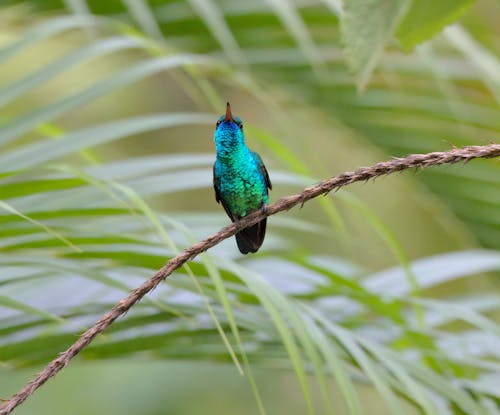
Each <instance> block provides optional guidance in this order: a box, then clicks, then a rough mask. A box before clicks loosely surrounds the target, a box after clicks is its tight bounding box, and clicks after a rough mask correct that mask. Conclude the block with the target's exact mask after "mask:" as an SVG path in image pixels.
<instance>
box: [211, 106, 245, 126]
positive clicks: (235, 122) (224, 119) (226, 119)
mask: <svg viewBox="0 0 500 415" xmlns="http://www.w3.org/2000/svg"><path fill="white" fill-rule="evenodd" d="M238 130H239V131H241V132H243V121H241V119H240V118H238V117H237V116H236V115H233V114H232V113H231V105H230V104H229V102H228V103H227V104H226V113H225V114H224V115H221V116H220V117H219V119H218V120H217V124H216V125H215V132H216V133H217V132H219V131H220V132H225V133H226V134H227V133H231V132H232V133H233V134H234V133H237V132H238Z"/></svg>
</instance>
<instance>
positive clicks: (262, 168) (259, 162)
mask: <svg viewBox="0 0 500 415" xmlns="http://www.w3.org/2000/svg"><path fill="white" fill-rule="evenodd" d="M252 154H253V156H254V158H255V161H256V162H257V165H258V166H259V170H260V172H261V173H262V175H263V176H264V180H265V181H266V186H267V188H268V189H270V190H272V188H273V185H272V184H271V179H270V178H269V173H268V172H267V169H266V166H264V162H263V161H262V159H261V158H260V156H259V155H258V154H257V153H255V152H254V151H252Z"/></svg>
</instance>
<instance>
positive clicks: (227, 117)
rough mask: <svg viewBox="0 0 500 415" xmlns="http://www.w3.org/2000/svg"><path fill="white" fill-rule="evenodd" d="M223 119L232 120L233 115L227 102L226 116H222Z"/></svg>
mask: <svg viewBox="0 0 500 415" xmlns="http://www.w3.org/2000/svg"><path fill="white" fill-rule="evenodd" d="M224 121H233V122H234V120H233V116H232V115H231V105H229V102H228V103H227V104H226V118H224Z"/></svg>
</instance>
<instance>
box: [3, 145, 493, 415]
mask: <svg viewBox="0 0 500 415" xmlns="http://www.w3.org/2000/svg"><path fill="white" fill-rule="evenodd" d="M493 157H500V144H489V145H486V146H468V147H464V148H455V149H452V150H449V151H445V152H435V153H427V154H411V155H409V156H407V157H404V158H396V159H392V160H389V161H384V162H380V163H377V164H374V165H373V166H370V167H361V168H359V169H358V170H356V171H354V172H347V173H342V174H339V175H337V176H334V177H332V178H330V179H327V180H324V181H322V182H319V183H318V184H315V185H313V186H309V187H306V188H305V189H304V190H303V191H302V192H301V193H297V194H295V195H291V196H286V197H284V198H282V199H280V200H278V201H277V202H276V203H274V204H272V205H269V206H268V207H267V209H266V210H265V211H263V210H260V211H258V212H255V213H253V214H251V215H248V216H247V217H245V218H243V219H241V220H240V221H239V223H237V224H236V223H233V224H231V225H228V226H226V227H224V228H222V229H221V230H220V231H219V232H217V233H215V234H213V235H210V236H208V237H207V238H205V239H203V240H202V241H200V242H198V243H196V244H194V245H192V246H190V247H189V248H186V249H185V250H184V251H183V252H181V253H180V254H179V255H177V256H176V257H174V258H172V259H171V260H170V261H168V262H167V263H166V264H165V265H164V266H163V267H162V268H161V269H160V270H159V271H157V272H156V273H155V274H154V275H153V276H152V277H151V279H149V280H148V281H146V282H144V283H143V284H142V285H141V286H139V287H137V288H136V289H135V290H133V291H132V292H131V293H130V294H129V295H127V296H126V297H125V298H123V299H122V300H121V301H120V302H118V303H117V304H116V305H115V306H114V307H113V308H112V309H111V310H110V311H109V312H108V313H106V314H105V315H104V316H102V317H101V319H100V320H99V321H97V322H96V323H95V324H94V325H93V326H92V327H90V328H89V329H88V330H87V331H85V332H84V333H83V334H82V335H81V336H80V337H79V339H78V340H77V341H76V342H75V343H73V345H71V347H69V349H67V350H66V351H64V352H62V353H60V354H59V356H58V357H57V358H56V359H54V360H52V361H51V362H50V363H49V364H48V365H47V366H46V367H45V369H43V370H42V371H41V372H40V373H39V374H38V375H36V377H35V378H34V379H32V380H31V381H30V382H28V384H27V385H26V386H25V387H24V388H23V389H21V390H20V391H19V392H17V393H16V394H15V395H14V396H13V397H12V398H11V399H10V400H9V401H7V403H5V404H4V405H3V406H2V407H0V415H7V414H10V413H11V412H12V411H13V410H14V409H15V408H16V407H17V406H18V405H20V404H21V403H23V402H24V401H25V400H26V399H27V398H28V397H30V396H31V395H32V394H33V393H34V392H35V391H36V390H37V389H38V388H39V387H40V386H42V385H43V384H44V383H45V382H46V381H47V380H48V379H50V378H51V377H53V376H55V375H56V374H57V373H58V372H59V371H60V370H62V369H63V368H64V367H65V366H66V365H67V364H68V363H69V361H70V360H71V359H72V358H73V357H75V356H76V355H77V354H78V353H80V352H81V351H82V350H83V349H84V348H85V347H86V346H88V345H89V344H90V343H91V342H92V340H93V339H94V338H95V337H96V336H97V335H98V334H100V333H102V332H103V331H104V330H105V329H106V328H107V327H108V326H109V325H111V324H112V323H113V322H114V321H115V320H116V319H117V318H118V317H120V316H121V315H123V314H125V313H126V312H127V311H128V310H130V308H131V307H132V306H133V305H134V304H135V303H137V302H138V301H139V300H141V298H142V297H144V296H145V295H146V294H147V293H149V292H150V291H152V290H154V289H155V288H156V287H157V286H158V285H159V284H160V283H161V282H162V281H163V280H164V279H165V278H167V277H168V276H169V275H170V274H172V272H174V271H175V270H176V269H177V268H179V267H181V266H182V265H183V264H184V263H186V262H187V261H189V260H190V259H193V258H195V257H196V256H197V255H199V254H201V253H202V252H204V251H206V250H208V249H210V248H212V247H213V246H215V245H217V244H218V243H219V242H221V241H223V240H224V239H227V238H229V237H231V236H233V235H234V234H235V233H237V232H238V231H240V230H241V229H243V228H246V227H247V226H250V225H253V224H254V223H256V222H258V221H260V220H262V219H263V218H264V217H266V216H271V215H274V214H275V213H278V212H282V211H284V210H289V209H291V208H292V207H294V206H296V205H299V204H301V205H302V204H304V203H305V202H307V201H309V200H311V199H313V198H315V197H317V196H319V195H322V194H327V193H329V192H331V191H332V190H338V189H340V188H341V187H343V186H346V185H349V184H351V183H355V182H360V181H366V180H368V179H373V178H375V177H379V176H383V175H387V174H391V173H394V172H397V171H401V170H406V169H410V168H419V167H421V168H424V167H431V166H437V165H440V164H453V163H458V162H460V161H463V162H467V161H469V160H472V159H475V158H493Z"/></svg>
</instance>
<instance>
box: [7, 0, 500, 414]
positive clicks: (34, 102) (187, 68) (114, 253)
mask: <svg viewBox="0 0 500 415" xmlns="http://www.w3.org/2000/svg"><path fill="white" fill-rule="evenodd" d="M344 6H345V7H342V5H341V3H340V2H339V1H337V0H324V1H319V0H318V1H315V0H308V1H302V0H300V1H296V2H292V1H278V0H268V1H263V0H262V1H252V2H246V1H229V0H220V1H203V0H188V1H180V0H179V1H160V0H157V1H156V0H155V1H144V0H129V1H119V0H110V1H98V0H92V1H85V0H67V1H65V2H63V1H47V0H41V1H12V0H9V1H4V2H2V3H0V28H1V29H0V42H1V47H2V48H1V49H0V62H1V77H0V108H1V109H0V146H1V148H2V150H1V152H0V200H1V204H0V224H1V225H0V269H1V271H2V272H1V273H0V361H1V362H2V364H3V365H5V369H3V372H1V373H0V385H1V390H0V396H1V397H8V396H7V395H9V394H10V393H13V392H15V389H16V388H19V387H20V386H21V385H22V383H23V379H25V378H26V377H29V373H32V372H33V370H32V367H31V366H32V365H39V364H42V363H44V362H47V361H48V360H49V359H51V358H52V357H54V356H55V355H56V354H57V353H58V352H60V351H62V350H63V349H64V348H66V347H67V346H68V345H69V344H70V343H71V342H72V341H74V339H75V333H78V332H81V331H82V330H83V329H84V328H85V327H88V326H89V325H90V324H92V322H93V321H95V320H96V319H97V318H98V317H99V316H100V315H101V314H103V313H104V312H106V311H107V310H109V308H111V306H112V305H113V304H114V302H116V301H117V300H119V299H120V298H121V297H123V296H124V295H125V294H126V293H127V292H128V291H130V290H131V289H132V288H133V287H135V286H137V285H138V284H139V283H140V282H141V281H142V280H143V279H144V278H147V277H149V276H150V275H151V274H152V273H153V272H154V270H156V269H158V268H159V267H160V266H161V265H162V264H163V263H164V262H165V260H166V259H168V258H169V257H171V256H173V255H174V254H175V253H176V252H178V250H179V249H181V248H182V247H185V246H188V245H189V244H191V243H192V242H194V241H196V240H198V239H199V238H201V237H203V236H205V235H207V234H208V233H211V232H215V231H216V230H217V229H219V227H220V226H222V225H223V224H225V223H226V220H227V219H226V218H225V216H224V214H223V212H221V210H220V209H219V207H218V206H217V205H216V203H215V201H214V198H213V191H212V189H211V165H212V162H213V158H214V155H213V143H212V131H213V125H214V123H215V120H216V117H217V116H218V115H219V113H220V112H221V111H222V110H221V109H223V108H224V103H225V101H226V100H230V101H231V103H232V106H233V108H234V111H235V113H236V114H238V115H239V116H241V117H242V118H243V119H244V120H245V122H246V127H245V128H246V131H247V140H248V141H249V142H250V146H251V147H252V148H254V149H256V150H258V151H259V153H261V154H262V155H263V158H264V159H265V160H266V165H267V166H268V168H269V170H270V174H271V179H272V181H273V185H274V190H273V193H272V198H273V200H276V199H277V198H278V197H280V196H282V195H285V194H288V193H290V192H294V191H297V190H298V189H300V188H302V187H303V186H305V185H308V184H310V183H312V182H314V181H316V180H318V179H319V178H321V177H325V176H330V175H333V174H335V173H339V172H342V171H344V170H352V169H354V168H355V167H357V166H360V165H366V164H369V163H371V162H374V161H379V160H383V159H385V158H387V157H389V156H400V155H403V154H407V153H409V152H427V151H435V150H442V149H446V148H449V147H450V146H452V145H457V146H461V145H466V144H484V143H487V142H490V141H498V137H499V131H500V117H499V116H498V106H499V99H500V78H499V74H500V62H499V59H498V57H497V55H498V52H499V51H498V44H499V43H498V36H499V32H498V30H499V29H498V26H497V25H496V20H495V19H491V20H489V18H490V17H489V16H492V15H494V14H495V10H498V4H497V3H495V2H494V1H487V0H482V1H476V2H472V1H457V2H453V4H451V3H450V2H449V1H445V0H440V1H436V2H419V1H417V0H413V1H409V0H408V1H385V0H370V1H366V2H361V1H357V0H349V1H346V2H345V5H344ZM424 6H425V7H424ZM460 16H462V18H463V21H462V23H458V24H455V25H453V26H449V27H447V28H446V29H444V30H443V31H442V32H441V33H438V31H439V30H440V29H442V28H443V26H444V25H447V24H449V23H452V22H453V21H455V20H456V19H457V18H458V17H460ZM432 36H434V37H432ZM431 37H432V38H431ZM424 40H428V41H427V42H426V43H421V42H422V41H424ZM398 42H400V43H401V45H400V44H399V43H398ZM400 47H402V48H404V49H411V48H414V49H413V51H412V52H411V53H410V54H405V53H403V52H402V51H401V50H400ZM499 169H500V166H499V163H498V161H497V160H489V161H474V162H472V163H470V164H469V165H467V166H452V167H442V168H436V169H432V170H430V169H429V170H426V171H423V172H419V173H418V174H416V175H411V174H409V173H405V174H404V175H401V176H397V177H393V176H391V177H387V178H383V179H379V180H377V181H376V182H375V183H370V184H366V185H354V186H350V187H349V188H348V189H346V190H342V191H340V192H338V193H336V194H334V195H331V196H329V197H327V198H321V199H317V200H315V201H313V202H312V203H309V204H307V205H306V206H304V208H303V209H301V210H295V211H291V212H288V213H287V214H284V215H276V216H274V217H273V218H272V219H271V220H270V226H269V233H268V236H267V239H266V242H265V245H264V247H263V249H262V251H261V252H259V254H257V255H255V256H251V257H241V256H240V255H239V254H238V253H237V250H236V249H235V246H234V241H232V240H231V241H225V242H223V243H222V244H220V245H219V246H217V247H215V248H214V249H213V250H211V251H210V252H209V253H207V254H205V255H203V256H201V257H200V258H199V259H197V260H195V261H193V262H192V263H191V264H189V266H186V267H184V268H183V269H182V270H179V272H177V273H176V274H175V275H173V276H172V277H171V278H169V280H168V282H167V283H166V284H163V285H162V286H161V287H159V288H158V289H157V290H156V291H155V292H154V293H153V294H152V295H151V296H149V297H148V298H147V299H145V300H144V301H143V302H141V303H140V304H138V305H136V306H135V307H134V308H133V310H132V311H131V312H130V313H129V314H128V315H127V316H126V317H125V318H123V319H121V320H119V321H117V322H115V324H113V325H112V326H111V327H110V329H109V330H108V331H107V332H106V333H105V335H103V336H101V337H100V338H98V339H97V340H96V341H95V342H94V343H93V344H92V345H91V346H90V347H89V348H88V349H87V350H85V351H84V353H83V354H82V358H81V359H82V360H81V361H80V364H83V363H82V362H86V361H88V360H91V359H111V358H127V359H131V358H132V357H134V356H141V355H144V354H145V353H147V356H148V358H149V359H153V360H154V361H160V360H163V359H179V360H185V361H186V362H194V363H183V364H182V365H180V366H179V367H178V369H177V370H178V371H179V372H180V374H176V375H172V376H174V377H175V380H177V379H180V378H181V377H182V378H183V379H184V380H183V383H182V385H183V387H184V388H189V387H190V385H193V388H192V389H190V390H189V392H190V394H189V393H188V394H185V395H184V394H181V395H177V394H173V395H168V396H169V402H171V404H172V407H171V408H166V409H165V411H171V413H176V411H177V412H178V413H186V412H189V413H194V412H191V411H194V410H195V409H193V406H192V404H193V401H194V400H193V399H192V397H193V396H196V397H197V398H198V400H199V402H201V407H202V408H207V407H210V408H211V407H215V405H217V401H224V402H225V403H226V405H227V407H228V408H233V412H236V411H237V412H238V413H245V412H244V411H247V412H248V413H255V412H256V411H257V410H260V412H265V411H267V413H280V412H284V411H287V412H289V409H287V408H288V407H287V406H285V404H286V402H284V401H287V400H288V399H287V397H286V396H290V395H293V396H300V404H298V403H296V401H295V400H293V402H292V403H293V405H294V406H295V407H296V410H297V411H298V412H297V413H304V412H309V413H313V412H315V413H349V414H360V413H388V412H390V413H394V414H399V413H403V412H404V413H407V411H409V410H414V411H415V412H416V413H425V414H431V413H436V414H437V413H438V414H447V413H450V414H462V413H467V414H469V413H470V414H473V413H474V414H476V413H478V414H483V413H484V414H487V413H488V414H489V413H492V414H494V413H496V412H495V411H496V407H498V403H499V398H500V396H499V394H498V390H497V388H496V385H497V384H498V383H499V382H500V379H499V373H500V370H499V357H500V356H499V354H498V350H500V348H499V346H500V328H499V325H498V316H499V310H498V306H499V304H500V301H499V300H500V296H499V293H498V279H497V275H498V274H494V273H495V272H497V273H498V270H499V269H500V253H499V252H498V248H499V247H500V214H499V212H500V209H499V206H500V196H499V195H500V193H499V191H498V189H499V184H500V179H499V177H500V176H499ZM485 248H487V249H485ZM204 360H208V361H211V362H212V364H214V363H213V362H219V364H218V366H217V367H218V369H217V370H216V371H215V372H214V375H213V381H210V374H209V375H207V374H206V373H205V374H203V373H202V372H203V370H204V369H203V367H202V366H201V367H199V366H200V362H201V361H204ZM227 361H232V362H233V363H234V364H235V366H236V367H235V368H233V371H232V372H231V373H230V374H228V373H225V369H222V368H221V367H222V365H221V363H222V362H227ZM163 364H164V363H161V365H163ZM134 365H140V366H141V367H143V365H145V366H148V365H147V364H146V363H144V361H143V360H142V359H141V360H137V361H136V360H132V362H130V363H127V364H122V363H121V362H120V361H118V362H112V363H110V362H104V360H101V361H99V362H94V363H93V364H92V365H91V366H92V370H90V371H87V372H86V371H85V370H82V368H78V367H77V368H76V369H74V372H73V369H72V368H71V367H70V368H69V369H65V371H69V372H70V374H68V375H66V374H65V373H62V374H61V375H60V376H61V377H66V376H67V379H69V380H68V382H70V384H73V385H74V384H76V385H77V386H76V388H77V389H79V386H80V382H81V385H82V389H81V396H80V397H79V399H89V398H88V395H87V390H88V389H87V388H90V387H91V386H92V384H93V382H92V377H93V376H98V377H100V376H101V375H99V373H103V374H102V376H103V377H105V378H107V376H108V375H109V379H110V380H109V381H108V382H106V383H103V384H102V386H101V387H100V388H102V389H106V392H109V396H108V398H107V399H106V400H105V401H103V402H105V403H103V405H104V406H98V405H96V407H92V405H85V406H84V407H83V408H82V412H81V413H88V412H95V411H100V412H102V411H104V410H107V411H108V412H117V411H122V410H123V407H124V406H126V407H128V408H137V407H136V406H134V405H133V402H131V401H133V400H134V399H135V398H134V397H133V394H131V393H130V385H128V386H126V385H123V384H121V383H119V382H118V381H119V380H120V379H123V378H126V377H129V376H132V373H137V372H136V371H137V369H134ZM25 366H28V367H30V369H29V371H26V370H24V371H21V372H17V370H16V369H18V368H20V367H25ZM262 367H264V368H266V369H265V370H264V369H261V368H262ZM179 368H180V369H179ZM256 368H257V369H256ZM278 368H279V369H286V370H287V372H286V373H287V374H286V375H283V376H281V375H280V374H277V373H276V370H271V369H278ZM167 369H170V368H167ZM167 369H166V370H167ZM80 370H82V372H81V373H82V375H81V376H83V377H82V379H81V381H80V378H79V376H80V373H79V371H80ZM115 370H116V374H113V372H114V371H115ZM214 370H215V369H214ZM238 370H243V371H244V372H245V374H246V378H245V381H248V383H249V387H248V389H247V391H246V392H242V391H241V390H240V389H238V390H234V391H232V392H231V393H228V392H227V388H228V387H229V386H228V385H229V384H230V383H231V381H228V379H232V378H234V377H235V376H237V373H238ZM167 371H168V370H167ZM254 371H255V372H256V375H255V376H253V374H252V373H253V372H254ZM98 372H99V373H98ZM292 372H293V373H294V377H293V380H292V376H291V375H290V374H291V373H292ZM19 373H21V378H20V375H19ZM176 373H178V372H176ZM140 376H141V379H134V382H135V384H137V385H138V386H137V388H138V390H141V391H144V389H147V388H146V386H147V385H149V383H148V381H150V382H151V384H152V385H153V384H154V385H155V388H156V387H157V386H158V383H160V384H161V383H163V382H164V383H165V384H171V382H172V379H173V378H172V377H171V376H170V374H169V373H165V374H160V373H158V370H156V369H150V370H149V375H148V372H147V371H144V372H141V375H140ZM142 377H146V378H148V379H147V380H143V379H142ZM149 377H150V379H149ZM113 379H114V381H113ZM175 380H174V382H175ZM219 381H220V382H221V383H220V384H219V383H218V382H219ZM274 382H277V383H278V384H279V385H282V387H283V388H284V389H285V392H284V393H276V396H274V399H273V395H274V393H269V392H268V388H271V390H275V389H274V388H275V387H276V385H274ZM61 383H62V382H61ZM61 383H59V384H57V383H56V385H57V386H54V388H55V390H56V392H50V391H49V392H47V394H46V395H43V396H46V398H45V397H44V398H43V400H44V403H40V408H44V409H41V410H44V411H46V413H57V412H56V411H55V410H54V409H53V407H52V405H56V406H57V407H58V408H57V411H60V412H61V413H63V412H64V413H67V410H68V407H67V406H68V405H71V403H69V402H64V401H61V402H56V403H54V404H52V400H53V399H54V398H53V396H54V395H51V393H55V395H59V394H60V393H59V392H58V391H64V390H66V385H65V384H61ZM113 384H116V385H115V386H113ZM106 385H107V386H106ZM270 385H272V386H270ZM174 386H175V385H174ZM68 387H69V386H68ZM201 387H203V390H207V391H209V392H206V393H205V394H201V395H200V390H201V389H200V388H201ZM280 387H281V386H280ZM205 388H206V389H205ZM132 389H133V388H132ZM153 389H154V388H153ZM154 390H159V389H154ZM299 390H300V391H301V393H300V394H299V393H298V391H299ZM250 391H253V395H252V396H253V398H252V400H249V399H248V396H246V398H245V399H243V401H242V403H241V408H236V406H237V405H239V402H240V400H239V399H238V398H237V397H238V396H240V394H242V393H243V394H245V393H246V394H247V395H248V394H249V393H250ZM94 393H98V392H94ZM144 393H145V394H147V392H144ZM233 393H234V394H235V396H233ZM41 394H45V392H44V391H42V392H41ZM114 394H117V396H118V397H115V395H114ZM67 395H68V396H69V395H71V394H70V393H67ZM229 395H230V396H229ZM143 396H144V395H143ZM147 396H149V398H148V399H149V400H150V402H152V401H153V399H154V398H156V399H157V400H156V401H155V403H154V404H153V403H151V406H150V407H148V408H142V409H141V412H143V413H151V414H154V413H163V412H161V409H158V408H161V405H162V402H164V396H163V393H161V392H158V393H155V394H152V395H147ZM175 396H177V398H178V400H177V401H176V402H172V400H173V399H175ZM188 396H190V397H188ZM374 396H376V397H375V398H374ZM34 399H37V397H36V396H35V398H34ZM41 399H42V398H41ZM90 399H93V398H90ZM297 399H298V398H297ZM35 402H36V401H35ZM113 402H115V403H116V402H118V404H117V405H115V404H114V403H113ZM121 402H126V405H122V406H120V405H119V403H121ZM141 402H142V400H141ZM249 402H250V403H249ZM29 405H30V404H28V405H27V406H26V407H25V408H26V409H24V408H23V409H21V410H20V412H21V413H23V412H22V411H23V410H25V411H26V412H25V413H30V411H32V410H33V409H32V408H33V407H34V406H29ZM31 405H34V404H31ZM106 405H109V407H108V409H103V408H105V407H106ZM193 405H194V404H193ZM248 405H250V406H248ZM297 405H298V406H297ZM194 406H196V405H194ZM36 407H37V408H38V405H36ZM410 407H411V408H412V409H408V408H410ZM96 408H98V409H96ZM120 408H121V409H120ZM243 408H246V409H243ZM249 408H250V409H249ZM297 408H298V409H297ZM367 408H370V412H367V411H368V409H367ZM137 411H138V409H131V410H130V411H129V412H130V413H136V412H137ZM228 411H230V409H228ZM169 413H170V412H169ZM290 413H291V412H290Z"/></svg>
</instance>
